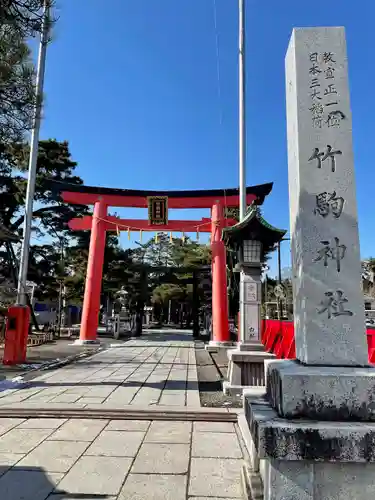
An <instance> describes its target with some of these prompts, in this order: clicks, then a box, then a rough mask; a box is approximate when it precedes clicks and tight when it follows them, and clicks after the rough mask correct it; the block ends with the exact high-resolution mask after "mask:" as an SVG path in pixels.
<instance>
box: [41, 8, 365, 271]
mask: <svg viewBox="0 0 375 500" xmlns="http://www.w3.org/2000/svg"><path fill="white" fill-rule="evenodd" d="M214 4H215V2H214V0H90V1H87V0H86V1H85V0H76V1H74V0H58V9H57V14H58V16H59V21H58V23H57V25H56V28H55V33H54V40H53V43H52V44H51V45H50V47H49V49H48V55H47V70H46V80H45V93H46V106H45V111H44V116H45V119H44V122H43V126H42V132H41V137H42V138H49V137H54V138H57V139H58V140H68V141H69V143H70V148H71V152H72V155H73V158H74V159H75V160H76V161H77V162H78V163H79V167H78V174H79V175H81V176H82V178H83V179H84V181H85V183H86V184H89V185H99V186H108V187H121V188H133V189H147V188H149V189H166V190H168V189H205V188H206V189H209V188H226V187H235V186H238V57H237V44H238V34H237V33H238V31H237V30H238V24H237V23H238V11H237V0H216V12H217V32H216V31H215V23H214ZM374 19H375V2H374V1H373V0H360V1H359V2H355V3H354V2H349V1H341V2H337V1H329V0H314V1H313V2H307V1H301V0H288V1H286V2H282V1H280V0H268V1H267V2H265V1H263V2H261V1H258V0H247V16H246V22H247V47H246V48H247V57H246V64H247V107H246V113H247V182H248V184H249V185H251V184H258V183H263V182H269V181H273V182H274V188H273V191H272V193H271V195H270V196H269V197H268V199H267V200H266V202H265V205H264V214H265V216H266V218H267V219H268V220H269V222H270V223H271V224H273V225H275V226H278V227H280V228H286V229H287V228H288V227H289V213H288V187H287V183H288V171H287V154H286V151H287V150H286V120H285V88H284V57H285V52H286V49H287V45H288V41H289V37H290V34H291V30H292V28H293V27H302V26H330V25H332V26H334V25H336V26H345V27H346V29H347V43H348V55H349V76H350V87H351V97H352V110H353V134H354V148H355V162H356V177H357V191H358V211H359V223H360V239H361V253H362V256H363V257H367V256H370V255H375V241H374V238H375V237H374V234H375V233H374V231H372V228H373V224H372V223H371V222H372V221H371V216H372V213H373V200H372V196H373V192H374V191H373V186H374V183H373V182H372V178H373V174H372V160H373V158H372V149H371V145H372V143H373V137H374V135H375V134H374V133H375V130H374V129H375V125H374V120H373V116H372V112H371V109H372V107H373V105H374V94H373V87H374V81H375V67H374V65H373V64H372V60H373V54H372V52H371V50H370V48H371V47H372V46H373V40H372V35H373V29H374V28H373V21H374ZM216 34H217V35H218V48H219V69H220V79H218V73H217V45H216ZM219 88H220V91H219ZM116 211H117V212H119V213H120V214H121V215H122V216H125V217H134V218H142V217H143V216H145V215H146V211H143V210H131V209H127V210H126V211H124V210H116ZM205 215H208V214H207V212H204V213H201V212H200V211H196V210H195V211H190V213H181V211H179V213H177V214H176V211H174V213H173V214H171V218H200V217H202V216H205ZM134 237H135V239H138V235H134ZM122 242H123V243H124V244H127V241H126V237H125V236H124V237H123V239H122ZM282 261H283V266H288V265H289V261H290V259H289V246H288V243H287V242H285V243H284V245H283V251H282ZM272 270H273V272H274V271H275V259H273V264H272Z"/></svg>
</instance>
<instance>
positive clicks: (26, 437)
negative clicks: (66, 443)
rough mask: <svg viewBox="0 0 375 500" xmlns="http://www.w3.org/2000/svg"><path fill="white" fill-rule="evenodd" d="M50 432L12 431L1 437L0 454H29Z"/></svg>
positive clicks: (40, 430)
mask: <svg viewBox="0 0 375 500" xmlns="http://www.w3.org/2000/svg"><path fill="white" fill-rule="evenodd" d="M52 432H53V431H52V430H51V429H12V430H11V431H9V432H7V433H6V434H4V435H3V436H1V438H0V453H14V452H15V451H17V453H29V452H30V451H31V450H32V449H34V448H35V447H36V446H38V445H39V444H40V443H42V442H43V441H44V440H45V439H46V438H47V437H48V436H49V435H50V434H51V433H52ZM0 465H1V464H0ZM0 498H1V497H0Z"/></svg>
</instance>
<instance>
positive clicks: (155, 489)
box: [118, 474, 187, 500]
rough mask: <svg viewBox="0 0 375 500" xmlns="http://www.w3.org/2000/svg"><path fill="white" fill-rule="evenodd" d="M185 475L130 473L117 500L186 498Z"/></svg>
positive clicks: (173, 499)
mask: <svg viewBox="0 0 375 500" xmlns="http://www.w3.org/2000/svg"><path fill="white" fill-rule="evenodd" d="M186 483H187V479H186V476H178V475H174V476H171V475H167V476H166V475H162V474H152V475H149V474H130V475H129V477H128V478H127V480H126V482H125V485H124V487H123V488H122V490H121V493H120V495H119V497H118V500H146V499H147V500H186Z"/></svg>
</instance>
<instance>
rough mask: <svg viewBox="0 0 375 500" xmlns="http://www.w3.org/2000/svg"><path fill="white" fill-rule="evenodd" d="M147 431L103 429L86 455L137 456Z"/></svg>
mask: <svg viewBox="0 0 375 500" xmlns="http://www.w3.org/2000/svg"><path fill="white" fill-rule="evenodd" d="M144 437H145V432H138V431H137V432H136V431H132V432H122V431H108V432H107V431H103V432H102V433H101V434H100V436H98V437H97V438H96V439H95V441H94V442H93V443H92V445H91V446H90V448H88V450H87V451H86V453H85V455H93V456H106V457H135V456H136V454H137V452H138V450H139V447H140V446H141V443H142V441H143V439H144Z"/></svg>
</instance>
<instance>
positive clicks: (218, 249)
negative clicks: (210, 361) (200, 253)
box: [210, 202, 230, 346]
mask: <svg viewBox="0 0 375 500" xmlns="http://www.w3.org/2000/svg"><path fill="white" fill-rule="evenodd" d="M211 217H212V229H211V250H212V341H211V342H210V345H212V346H222V345H225V344H228V343H229V342H230V333H229V322H228V294H227V260H226V250H225V245H224V242H223V241H222V239H221V232H222V228H223V224H224V210H223V206H222V205H221V203H220V202H216V203H215V204H214V205H213V207H212V212H211Z"/></svg>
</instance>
